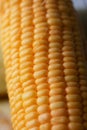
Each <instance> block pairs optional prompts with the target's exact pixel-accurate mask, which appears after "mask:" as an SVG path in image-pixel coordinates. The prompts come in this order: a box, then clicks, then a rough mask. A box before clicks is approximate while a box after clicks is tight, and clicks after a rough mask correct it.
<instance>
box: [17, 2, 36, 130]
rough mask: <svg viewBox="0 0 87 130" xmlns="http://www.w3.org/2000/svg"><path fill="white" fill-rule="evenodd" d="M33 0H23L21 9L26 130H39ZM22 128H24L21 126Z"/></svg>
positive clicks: (21, 66) (22, 71) (22, 74)
mask: <svg viewBox="0 0 87 130" xmlns="http://www.w3.org/2000/svg"><path fill="white" fill-rule="evenodd" d="M32 5H33V1H29V0H26V1H25V0H22V1H21V4H20V11H21V23H20V24H21V46H20V49H19V55H20V61H19V62H20V80H21V84H22V89H23V92H22V93H23V94H22V99H23V107H24V110H25V113H24V114H25V115H24V120H25V122H26V124H25V129H26V130H28V129H29V130H33V129H36V130H38V128H37V127H38V120H37V103H36V98H37V96H36V85H35V81H34V76H33V46H32V43H33V35H34V31H33V30H34V28H33V8H32ZM19 129H20V130H21V129H22V127H21V128H19Z"/></svg>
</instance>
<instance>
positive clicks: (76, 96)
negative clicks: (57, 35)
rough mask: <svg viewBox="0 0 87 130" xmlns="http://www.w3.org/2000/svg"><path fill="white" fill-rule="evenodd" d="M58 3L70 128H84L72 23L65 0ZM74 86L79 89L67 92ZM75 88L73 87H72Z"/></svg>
mask: <svg viewBox="0 0 87 130" xmlns="http://www.w3.org/2000/svg"><path fill="white" fill-rule="evenodd" d="M58 4H59V5H60V6H59V9H60V12H61V18H62V22H63V26H64V27H63V40H64V42H63V48H62V51H63V56H64V58H63V60H64V63H63V66H64V74H65V80H66V83H67V89H66V93H67V95H66V99H67V107H68V113H69V125H68V127H69V129H70V130H73V129H75V130H77V129H78V130H80V129H81V130H82V129H83V126H82V117H81V112H82V110H81V108H82V105H81V95H80V88H79V83H78V71H77V64H76V57H75V51H74V45H73V44H74V43H73V36H72V28H71V27H72V23H71V21H70V19H69V12H68V8H66V7H67V6H65V4H66V3H65V1H59V2H58ZM72 87H74V88H75V89H77V91H74V93H73V91H72V92H71V93H70V92H69V93H68V92H67V90H68V89H69V88H70V89H71V88H72ZM72 89H73V88H72ZM75 110H77V111H80V114H78V113H77V114H75V115H74V113H72V112H71V111H73V112H74V111H75Z"/></svg>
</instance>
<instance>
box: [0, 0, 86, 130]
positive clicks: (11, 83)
mask: <svg viewBox="0 0 87 130" xmlns="http://www.w3.org/2000/svg"><path fill="white" fill-rule="evenodd" d="M1 7H2V11H1V24H0V26H1V42H2V50H3V57H4V65H5V68H6V81H7V89H8V95H9V101H10V107H11V114H12V124H13V128H14V130H86V129H87V117H86V115H87V76H86V68H85V59H84V54H83V53H82V50H83V48H82V41H81V36H80V31H79V27H78V22H77V18H76V12H75V11H74V9H73V6H72V3H71V1H70V0H7V1H6V0H5V2H2V3H1Z"/></svg>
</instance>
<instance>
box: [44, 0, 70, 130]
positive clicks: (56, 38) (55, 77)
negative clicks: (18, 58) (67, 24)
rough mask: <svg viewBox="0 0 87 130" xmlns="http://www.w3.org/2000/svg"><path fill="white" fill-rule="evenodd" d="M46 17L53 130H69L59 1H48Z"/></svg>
mask: <svg viewBox="0 0 87 130" xmlns="http://www.w3.org/2000/svg"><path fill="white" fill-rule="evenodd" d="M46 9H47V13H46V17H47V22H48V25H49V37H48V41H49V50H48V53H49V54H48V58H49V66H48V82H49V86H50V92H49V96H50V97H49V100H50V109H51V117H52V118H51V125H52V128H51V129H52V130H58V129H61V130H67V124H68V118H67V109H66V101H65V97H64V96H65V83H64V74H63V65H62V53H61V52H62V36H61V28H62V27H61V19H60V13H59V12H58V7H57V1H56V0H51V1H50V0H48V1H46Z"/></svg>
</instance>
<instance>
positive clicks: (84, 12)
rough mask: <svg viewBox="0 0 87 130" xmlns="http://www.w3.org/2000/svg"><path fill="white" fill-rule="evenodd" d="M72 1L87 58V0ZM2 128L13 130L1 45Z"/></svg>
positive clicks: (0, 125) (0, 112)
mask: <svg viewBox="0 0 87 130" xmlns="http://www.w3.org/2000/svg"><path fill="white" fill-rule="evenodd" d="M72 1H73V4H74V7H75V9H76V10H77V16H78V20H79V23H80V28H81V32H82V36H83V47H84V53H85V57H86V58H87V0H72ZM66 4H67V3H66ZM86 60H87V59H86ZM0 130H12V128H11V123H10V109H9V103H8V98H7V91H6V83H5V74H4V66H3V60H2V53H1V47H0Z"/></svg>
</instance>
